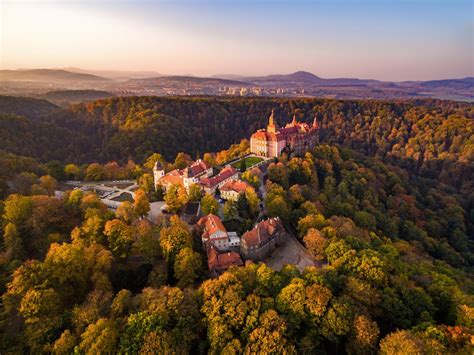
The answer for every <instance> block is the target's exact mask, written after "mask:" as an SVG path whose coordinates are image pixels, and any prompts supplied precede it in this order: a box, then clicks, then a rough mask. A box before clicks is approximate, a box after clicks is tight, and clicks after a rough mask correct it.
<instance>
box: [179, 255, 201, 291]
mask: <svg viewBox="0 0 474 355" xmlns="http://www.w3.org/2000/svg"><path fill="white" fill-rule="evenodd" d="M201 268H202V262H201V256H200V255H199V253H196V252H193V250H192V249H191V248H189V247H186V248H183V249H181V250H180V252H179V253H178V255H177V256H176V260H175V262H174V274H175V277H176V279H178V286H179V287H181V288H184V287H190V286H192V285H193V283H194V282H195V281H196V279H197V278H198V277H199V272H200V270H201Z"/></svg>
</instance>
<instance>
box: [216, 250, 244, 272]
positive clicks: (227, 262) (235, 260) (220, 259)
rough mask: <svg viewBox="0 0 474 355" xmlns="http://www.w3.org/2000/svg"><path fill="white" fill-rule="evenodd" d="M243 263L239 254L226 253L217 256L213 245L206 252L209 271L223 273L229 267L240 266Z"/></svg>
mask: <svg viewBox="0 0 474 355" xmlns="http://www.w3.org/2000/svg"><path fill="white" fill-rule="evenodd" d="M243 264H244V263H243V261H242V258H241V257H240V255H239V253H236V252H226V253H222V254H219V252H218V251H217V248H216V247H215V246H213V245H211V246H209V248H208V250H207V265H208V266H209V270H210V271H224V270H227V269H228V268H229V267H231V266H242V265H243Z"/></svg>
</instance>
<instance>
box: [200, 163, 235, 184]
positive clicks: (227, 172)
mask: <svg viewBox="0 0 474 355" xmlns="http://www.w3.org/2000/svg"><path fill="white" fill-rule="evenodd" d="M235 174H238V171H237V170H236V169H235V168H233V167H232V166H226V167H225V168H224V169H222V170H221V172H220V173H219V174H217V175H216V176H213V177H211V178H208V177H205V178H202V179H201V180H200V181H199V183H200V184H201V185H203V186H206V187H215V186H217V185H218V184H220V183H221V182H223V181H224V180H227V179H228V178H230V177H231V176H233V175H235Z"/></svg>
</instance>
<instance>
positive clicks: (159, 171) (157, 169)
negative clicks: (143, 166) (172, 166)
mask: <svg viewBox="0 0 474 355" xmlns="http://www.w3.org/2000/svg"><path fill="white" fill-rule="evenodd" d="M163 176H165V169H164V168H163V165H161V162H160V161H158V160H157V161H156V162H155V165H154V166H153V182H154V184H155V189H156V187H157V186H158V183H159V181H160V179H161V178H162V177H163Z"/></svg>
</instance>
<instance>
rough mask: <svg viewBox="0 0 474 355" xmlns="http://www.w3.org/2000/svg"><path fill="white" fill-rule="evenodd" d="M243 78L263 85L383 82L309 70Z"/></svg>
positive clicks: (346, 84)
mask: <svg viewBox="0 0 474 355" xmlns="http://www.w3.org/2000/svg"><path fill="white" fill-rule="evenodd" d="M242 80H244V81H249V82H253V83H258V84H262V85H269V84H278V83H282V84H296V85H310V86H353V85H356V86H358V85H369V84H375V83H381V82H380V81H377V80H370V79H356V78H334V79H324V78H321V77H319V76H317V75H315V74H313V73H310V72H307V71H297V72H294V73H291V74H274V75H267V76H256V77H248V78H242Z"/></svg>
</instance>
